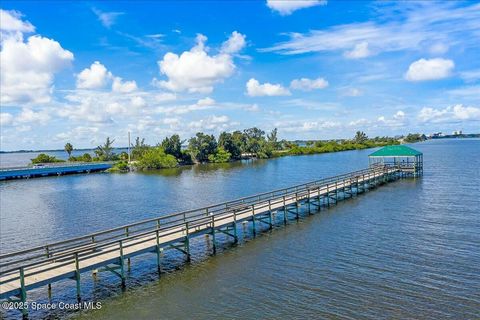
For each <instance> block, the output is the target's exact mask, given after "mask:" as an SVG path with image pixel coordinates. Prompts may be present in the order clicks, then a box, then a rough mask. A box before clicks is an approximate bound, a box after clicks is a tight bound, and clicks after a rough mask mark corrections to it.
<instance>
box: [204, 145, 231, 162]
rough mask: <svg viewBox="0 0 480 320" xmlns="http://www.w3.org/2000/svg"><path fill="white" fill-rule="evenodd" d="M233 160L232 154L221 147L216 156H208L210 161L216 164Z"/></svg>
mask: <svg viewBox="0 0 480 320" xmlns="http://www.w3.org/2000/svg"><path fill="white" fill-rule="evenodd" d="M230 158H231V153H230V152H228V151H226V150H225V149H224V148H222V147H219V148H218V149H217V152H215V153H214V154H210V155H208V161H210V162H215V163H223V162H229V161H230Z"/></svg>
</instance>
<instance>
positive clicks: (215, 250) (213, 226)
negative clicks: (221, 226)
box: [212, 216, 217, 254]
mask: <svg viewBox="0 0 480 320" xmlns="http://www.w3.org/2000/svg"><path fill="white" fill-rule="evenodd" d="M212 247H213V254H216V253H217V240H216V238H215V217H214V216H212Z"/></svg>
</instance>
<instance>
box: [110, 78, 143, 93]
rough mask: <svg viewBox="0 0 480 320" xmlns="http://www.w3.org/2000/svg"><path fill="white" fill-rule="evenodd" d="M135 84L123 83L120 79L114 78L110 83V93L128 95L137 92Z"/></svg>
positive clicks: (133, 82)
mask: <svg viewBox="0 0 480 320" xmlns="http://www.w3.org/2000/svg"><path fill="white" fill-rule="evenodd" d="M137 89H138V88H137V83H136V82H135V81H134V80H132V81H123V80H122V78H120V77H114V78H113V83H112V91H113V92H120V93H129V92H133V91H135V90H137Z"/></svg>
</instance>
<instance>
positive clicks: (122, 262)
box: [119, 240, 126, 288]
mask: <svg viewBox="0 0 480 320" xmlns="http://www.w3.org/2000/svg"><path fill="white" fill-rule="evenodd" d="M119 263H120V278H121V279H122V288H125V287H126V285H125V258H124V257H123V241H122V240H120V258H119Z"/></svg>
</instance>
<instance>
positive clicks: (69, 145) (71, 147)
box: [65, 142, 73, 158]
mask: <svg viewBox="0 0 480 320" xmlns="http://www.w3.org/2000/svg"><path fill="white" fill-rule="evenodd" d="M65 151H66V152H67V153H68V158H70V157H71V155H72V151H73V146H72V144H71V143H70V142H67V144H66V145H65Z"/></svg>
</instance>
